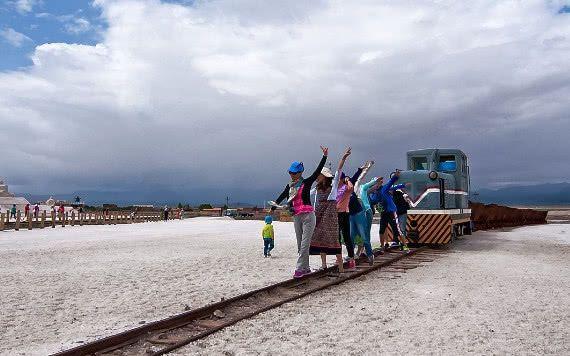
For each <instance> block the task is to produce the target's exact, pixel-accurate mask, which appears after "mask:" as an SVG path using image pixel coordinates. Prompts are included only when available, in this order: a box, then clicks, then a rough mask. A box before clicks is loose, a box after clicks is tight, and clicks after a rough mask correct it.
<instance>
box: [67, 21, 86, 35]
mask: <svg viewBox="0 0 570 356" xmlns="http://www.w3.org/2000/svg"><path fill="white" fill-rule="evenodd" d="M65 30H66V31H67V32H69V33H72V34H75V35H77V34H81V33H85V32H87V31H89V30H91V23H90V22H89V21H87V20H86V19H84V18H82V17H78V18H73V19H71V20H69V21H68V22H67V23H66V24H65Z"/></svg>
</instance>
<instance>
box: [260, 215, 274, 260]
mask: <svg viewBox="0 0 570 356" xmlns="http://www.w3.org/2000/svg"><path fill="white" fill-rule="evenodd" d="M272 222H273V218H272V217H271V216H270V215H267V216H266V217H265V226H264V227H263V230H262V231H261V236H262V237H263V255H264V256H265V257H271V250H273V247H275V244H274V237H275V236H274V232H273V225H271V223H272Z"/></svg>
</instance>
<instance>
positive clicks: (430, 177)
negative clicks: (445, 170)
mask: <svg viewBox="0 0 570 356" xmlns="http://www.w3.org/2000/svg"><path fill="white" fill-rule="evenodd" d="M428 177H429V179H431V180H436V179H437V177H438V175H437V172H436V171H431V172H429V175H428Z"/></svg>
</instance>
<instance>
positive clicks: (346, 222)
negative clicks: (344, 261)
mask: <svg viewBox="0 0 570 356" xmlns="http://www.w3.org/2000/svg"><path fill="white" fill-rule="evenodd" d="M338 232H339V239H340V236H341V235H342V238H343V239H344V244H345V245H346V250H347V251H348V257H350V258H354V241H352V238H351V237H350V219H349V215H348V213H338Z"/></svg>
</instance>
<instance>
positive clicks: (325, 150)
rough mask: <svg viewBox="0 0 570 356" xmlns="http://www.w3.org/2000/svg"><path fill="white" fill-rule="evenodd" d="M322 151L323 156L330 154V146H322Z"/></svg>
mask: <svg viewBox="0 0 570 356" xmlns="http://www.w3.org/2000/svg"><path fill="white" fill-rule="evenodd" d="M321 151H323V156H328V155H329V148H328V147H323V146H321Z"/></svg>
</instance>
